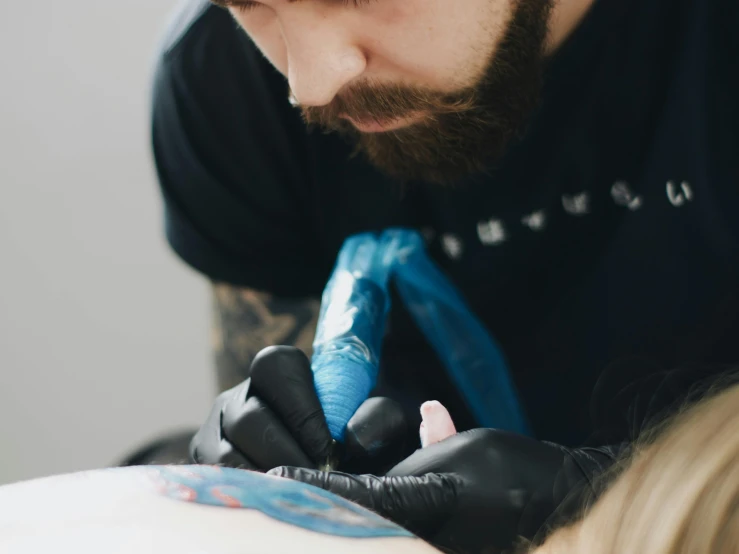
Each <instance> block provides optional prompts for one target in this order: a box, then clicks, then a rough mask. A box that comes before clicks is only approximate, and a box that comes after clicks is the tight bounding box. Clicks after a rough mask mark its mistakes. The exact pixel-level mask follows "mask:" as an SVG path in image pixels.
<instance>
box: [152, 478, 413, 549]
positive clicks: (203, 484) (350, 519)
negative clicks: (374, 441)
mask: <svg viewBox="0 0 739 554" xmlns="http://www.w3.org/2000/svg"><path fill="white" fill-rule="evenodd" d="M148 469H151V470H152V471H155V472H156V477H155V478H156V483H157V488H158V490H159V492H161V493H162V494H164V495H165V496H167V497H168V498H172V499H175V500H182V501H186V502H194V503H197V504H205V505H208V506H219V507H223V508H243V509H251V510H257V511H259V512H261V513H263V514H264V515H266V516H268V517H271V518H273V519H276V520H278V521H281V522H283V523H287V524H289V525H294V526H297V527H301V528H303V529H308V530H310V531H315V532H317V533H323V534H327V535H335V536H340V537H352V538H379V537H413V535H412V534H411V533H409V532H408V531H406V530H405V529H403V528H402V527H399V526H397V525H395V524H393V523H391V522H389V521H387V520H385V519H383V518H381V517H380V516H378V515H377V514H375V513H373V512H370V511H369V510H366V509H364V508H361V507H359V506H357V505H355V504H352V503H351V502H349V501H347V500H344V499H343V498H340V497H338V496H335V495H333V494H331V493H328V492H326V491H324V490H321V489H319V488H316V487H312V486H310V485H306V484H304V483H299V482H297V481H290V480H287V479H281V478H279V477H272V476H269V475H263V474H260V473H252V472H249V471H242V470H238V469H230V468H221V467H216V466H177V467H175V466H160V467H151V468H148Z"/></svg>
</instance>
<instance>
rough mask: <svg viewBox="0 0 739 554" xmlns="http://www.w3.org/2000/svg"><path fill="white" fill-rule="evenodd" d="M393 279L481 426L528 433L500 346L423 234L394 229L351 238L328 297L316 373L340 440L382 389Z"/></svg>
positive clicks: (321, 318) (331, 427) (320, 395)
mask: <svg viewBox="0 0 739 554" xmlns="http://www.w3.org/2000/svg"><path fill="white" fill-rule="evenodd" d="M391 280H392V283H393V284H394V285H395V286H396V289H397V290H398V292H399V294H400V297H401V299H402V301H403V304H404V305H405V307H406V308H407V310H408V312H409V313H410V314H411V316H412V317H413V319H414V320H415V322H416V325H418V327H419V328H420V329H421V331H422V332H423V333H424V335H425V336H426V339H427V340H428V342H429V344H430V345H431V346H432V347H433V348H434V350H435V351H436V353H437V355H438V356H439V358H440V359H441V360H442V362H443V364H444V367H445V368H446V370H447V372H448V374H449V376H450V378H451V379H452V381H453V382H454V384H455V385H456V386H457V388H458V389H459V391H460V392H461V393H462V395H463V397H464V398H465V400H466V402H467V405H468V406H469V408H470V410H471V411H472V413H473V415H474V416H475V417H476V419H477V421H478V423H479V424H480V426H482V427H496V428H499V429H505V430H508V431H512V432H517V433H521V434H529V429H528V425H527V423H526V420H525V417H524V414H523V412H522V410H521V407H520V404H519V402H518V398H517V394H516V391H515V388H514V385H513V383H512V381H511V378H510V375H509V372H508V368H507V366H506V362H505V359H504V358H503V356H502V354H501V350H500V348H499V347H498V346H497V344H496V343H495V342H494V341H493V339H492V337H491V336H490V334H489V333H488V332H487V330H486V329H485V327H484V326H483V325H482V323H481V322H480V321H479V320H478V319H477V318H476V317H475V316H474V315H473V314H472V312H471V311H470V309H469V308H468V307H467V305H466V303H465V301H464V299H463V298H462V296H461V295H460V293H459V292H458V291H457V289H456V287H455V286H454V285H453V284H452V283H451V282H450V281H449V279H448V278H447V277H446V276H445V275H444V274H443V273H442V272H441V270H440V269H439V268H438V267H437V266H436V264H435V263H434V262H433V261H432V260H431V258H430V257H429V256H428V254H427V252H426V247H425V243H424V240H423V238H422V237H421V235H420V234H419V233H417V232H415V231H412V230H405V229H390V230H387V231H385V232H382V233H366V234H361V235H356V236H354V237H351V238H349V239H348V240H347V241H346V242H345V244H344V246H343V248H342V249H341V251H340V253H339V256H338V259H337V262H336V266H335V268H334V272H333V274H332V276H331V278H330V280H329V282H328V285H327V286H326V289H325V291H324V293H323V299H322V303H321V311H320V315H319V319H318V327H317V330H316V338H315V342H314V344H313V360H312V369H313V374H314V380H315V385H316V391H317V393H318V398H319V399H320V401H321V405H322V406H323V410H324V413H325V415H326V421H327V423H328V427H329V430H330V432H331V435H332V437H333V438H334V440H336V441H338V442H343V439H344V433H345V431H346V427H347V423H348V422H349V420H350V419H351V417H352V416H353V415H354V413H355V412H356V411H357V409H358V408H359V407H360V406H361V404H362V403H363V402H364V401H365V400H367V399H368V398H369V396H370V393H371V392H372V390H373V389H374V387H375V385H376V383H377V374H378V370H379V364H380V355H381V350H382V340H383V336H384V334H385V324H386V321H387V316H388V312H389V310H390V295H389V292H388V287H389V284H390V283H391Z"/></svg>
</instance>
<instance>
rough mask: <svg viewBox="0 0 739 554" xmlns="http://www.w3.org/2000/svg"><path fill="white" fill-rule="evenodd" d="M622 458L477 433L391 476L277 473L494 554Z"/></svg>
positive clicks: (464, 548) (450, 545)
mask: <svg viewBox="0 0 739 554" xmlns="http://www.w3.org/2000/svg"><path fill="white" fill-rule="evenodd" d="M615 454H616V452H615V451H614V450H612V449H610V448H606V449H583V450H570V449H567V448H565V447H562V446H558V445H555V444H551V443H545V442H540V441H536V440H533V439H530V438H528V437H524V436H520V435H516V434H512V433H507V432H503V431H497V430H493V429H475V430H473V431H468V432H466V433H460V434H458V435H455V436H453V437H451V438H448V439H446V440H444V441H442V442H439V443H437V444H433V445H431V446H429V447H427V448H424V449H422V450H418V451H417V452H416V453H415V454H413V455H412V456H410V457H409V458H407V459H406V460H404V461H403V462H401V463H400V464H399V465H397V466H395V467H394V468H393V469H392V470H391V471H390V472H388V474H387V476H385V477H375V476H371V475H364V476H356V475H348V474H344V473H336V472H334V473H324V472H317V471H311V470H305V469H298V468H277V469H275V470H273V471H271V472H270V474H272V475H278V476H281V477H288V478H291V479H296V480H298V481H303V482H305V483H308V484H311V485H315V486H317V487H320V488H323V489H326V490H329V491H331V492H334V493H336V494H338V495H340V496H343V497H345V498H347V499H349V500H352V501H354V502H356V503H358V504H361V505H363V506H365V507H367V508H369V509H371V510H374V511H375V512H377V513H379V514H380V515H383V516H385V517H387V518H388V519H390V520H393V521H395V522H396V523H398V524H400V525H402V526H403V527H405V528H407V529H409V530H410V531H412V532H414V533H416V534H417V535H418V536H420V537H422V538H424V539H425V540H427V541H429V542H431V543H432V544H434V545H438V546H439V547H442V548H446V549H449V550H451V551H452V552H455V553H474V554H481V553H485V554H487V553H492V552H500V551H502V550H505V549H507V548H509V547H511V545H512V544H513V543H514V541H515V540H516V539H517V538H518V537H519V536H523V537H525V538H527V539H532V538H533V537H534V535H535V534H536V533H537V531H538V530H539V529H540V527H541V526H542V525H543V524H544V523H545V522H546V520H547V518H548V517H549V516H550V515H551V514H552V513H553V512H554V510H555V509H556V508H557V506H558V505H559V504H560V503H561V502H562V501H563V500H564V499H565V497H566V496H567V495H568V493H570V492H573V491H575V490H577V491H579V492H582V487H585V488H587V487H588V486H589V484H590V477H591V474H599V473H600V472H602V471H603V470H604V469H605V468H606V467H607V466H609V465H610V464H611V463H613V460H614V459H615Z"/></svg>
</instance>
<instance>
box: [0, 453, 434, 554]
mask: <svg viewBox="0 0 739 554" xmlns="http://www.w3.org/2000/svg"><path fill="white" fill-rule="evenodd" d="M0 552H12V553H14V554H26V553H29V554H30V553H34V554H36V553H38V552H75V554H100V553H102V552H104V553H106V554H112V553H115V554H118V553H120V554H123V553H126V554H128V553H131V554H133V553H136V554H149V553H151V554H154V553H157V554H160V553H161V552H172V553H177V554H181V553H188V554H189V553H192V554H204V553H208V554H293V553H296V552H300V553H305V554H314V553H315V554H331V553H333V552H336V553H343V552H352V553H357V554H362V553H370V552H371V553H377V552H383V553H385V552H387V553H390V554H392V553H393V552H398V553H403V554H405V553H408V554H432V553H434V552H437V551H436V550H435V549H433V548H432V547H431V546H429V545H427V544H426V543H424V542H423V541H421V540H420V539H417V538H415V537H414V536H413V535H412V534H410V533H409V532H407V531H406V530H404V529H402V528H400V527H398V526H396V525H394V524H393V523H390V522H388V521H386V520H384V519H382V518H381V517H379V516H377V515H375V514H374V513H372V512H370V511H368V510H365V509H364V508H360V507H358V506H356V505H354V504H352V503H351V502H348V501H346V500H344V499H341V498H339V497H337V496H334V495H333V494H330V493H327V492H325V491H322V490H319V489H316V488H314V487H311V486H308V485H305V484H302V483H296V482H292V481H288V480H284V479H280V478H276V477H269V476H265V475H262V474H258V473H252V472H248V471H242V470H234V469H225V468H218V467H212V466H161V467H154V466H150V467H134V468H120V469H109V470H99V471H90V472H85V473H78V474H73V475H65V476H57V477H50V478H46V479H39V480H35V481H30V482H26V483H19V484H15V485H9V486H5V487H0Z"/></svg>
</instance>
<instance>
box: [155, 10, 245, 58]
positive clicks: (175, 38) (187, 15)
mask: <svg viewBox="0 0 739 554" xmlns="http://www.w3.org/2000/svg"><path fill="white" fill-rule="evenodd" d="M235 27H236V23H235V22H234V20H233V19H232V18H231V16H230V15H229V13H228V12H226V11H225V10H223V9H221V8H218V7H217V6H214V5H213V4H212V3H211V2H209V1H208V0H180V2H179V3H178V5H177V6H176V8H175V10H174V11H173V13H172V15H171V17H170V20H169V22H168V24H167V27H166V29H165V31H164V34H163V36H162V39H161V44H160V47H159V54H160V56H161V57H169V56H173V55H182V54H183V53H184V54H185V55H187V54H188V53H190V54H191V53H194V51H195V49H197V48H198V46H202V45H203V44H204V43H210V41H209V40H208V39H209V37H210V36H213V34H214V33H215V34H217V33H218V32H226V33H233V32H234V30H235ZM183 51H184V52H183Z"/></svg>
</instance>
